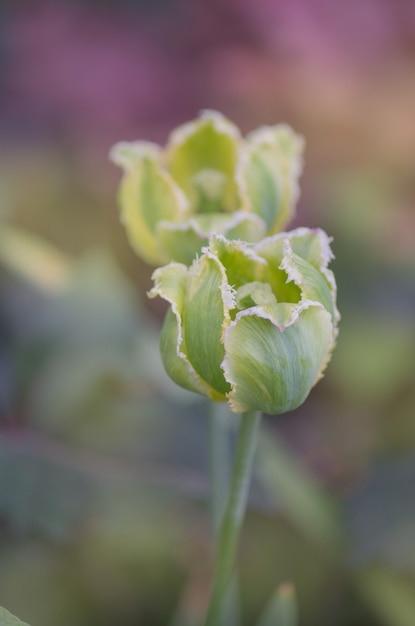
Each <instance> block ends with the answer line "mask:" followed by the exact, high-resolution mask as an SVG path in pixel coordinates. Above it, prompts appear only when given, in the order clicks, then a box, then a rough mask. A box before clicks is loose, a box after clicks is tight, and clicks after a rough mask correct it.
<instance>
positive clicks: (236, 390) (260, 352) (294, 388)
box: [222, 303, 333, 414]
mask: <svg viewBox="0 0 415 626" xmlns="http://www.w3.org/2000/svg"><path fill="white" fill-rule="evenodd" d="M279 307H280V309H279ZM281 322H283V323H281ZM224 342H225V352H226V356H225V359H224V361H223V365H222V367H223V370H224V372H225V377H226V379H227V380H228V381H229V382H230V384H231V386H232V390H231V392H230V393H229V394H228V400H229V404H230V406H231V408H232V410H233V411H235V412H236V413H242V412H244V411H248V410H252V409H255V410H261V411H264V412H266V413H271V414H280V413H285V412H287V411H291V410H292V409H295V408H296V407H298V406H300V404H302V402H304V400H305V399H306V397H307V396H308V394H309V392H310V390H311V388H312V387H313V385H314V384H315V382H316V381H317V380H318V379H319V377H320V376H321V373H322V370H323V368H324V367H325V365H326V363H327V360H328V354H329V353H330V349H331V347H332V345H333V329H332V322H331V319H330V314H329V313H328V312H327V311H326V310H325V309H324V308H323V307H322V306H319V305H317V304H315V303H302V305H297V306H296V305H293V304H292V305H289V304H286V303H283V304H282V305H277V307H276V308H275V309H274V311H273V314H270V312H269V311H268V312H265V311H264V310H263V309H262V308H261V307H256V308H252V309H247V310H245V311H241V312H240V313H238V315H237V316H236V318H235V320H234V321H233V322H232V323H231V324H230V325H229V326H228V328H227V329H226V331H225V335H224Z"/></svg>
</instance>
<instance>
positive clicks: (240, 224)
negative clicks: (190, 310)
mask: <svg viewBox="0 0 415 626" xmlns="http://www.w3.org/2000/svg"><path fill="white" fill-rule="evenodd" d="M302 150H303V140H302V138H300V137H299V136H298V135H296V134H295V133H294V131H292V130H291V128H290V127H288V126H286V125H283V124H281V125H277V126H264V127H262V128H259V129H258V130H256V131H254V132H252V133H250V134H249V135H248V136H247V137H246V138H245V139H243V138H242V136H241V134H240V132H239V130H238V128H237V127H236V126H235V125H234V124H232V122H230V121H229V120H228V119H226V118H225V117H224V116H223V115H221V114H220V113H217V112H215V111H203V112H202V113H201V115H200V116H199V118H197V119H196V120H194V121H192V122H188V123H187V124H184V125H183V126H180V127H179V128H177V129H176V130H174V131H173V132H172V133H171V135H170V137H169V140H168V142H167V146H166V148H165V149H164V150H162V149H161V147H160V146H158V145H156V144H154V143H149V142H144V141H137V142H132V143H127V142H121V143H118V144H116V145H115V146H114V147H113V149H112V151H111V158H112V160H113V161H114V162H115V163H117V164H118V165H120V166H121V167H122V168H123V169H124V176H123V179H122V181H121V185H120V191H119V204H120V207H121V216H122V220H123V222H124V224H125V227H126V229H127V232H128V235H129V238H130V241H131V244H132V246H133V248H134V249H135V250H136V252H137V253H138V254H139V256H141V257H142V258H143V259H144V260H145V261H146V262H147V263H149V264H150V265H163V264H165V263H168V262H170V261H177V262H179V263H184V264H186V265H190V264H191V263H192V261H193V259H194V258H195V256H196V255H197V254H198V253H200V251H201V248H202V247H203V246H206V245H207V244H208V240H209V237H210V235H211V234H212V233H221V234H223V235H225V236H226V238H227V239H230V240H237V239H241V240H243V241H248V242H256V241H260V240H261V239H263V238H264V237H265V236H269V235H272V234H274V233H277V232H279V231H281V230H282V229H283V228H284V226H285V225H286V224H287V223H288V221H289V220H290V219H291V218H292V217H293V213H294V209H295V204H296V202H297V199H298V195H299V186H298V178H299V176H300V173H301V169H302Z"/></svg>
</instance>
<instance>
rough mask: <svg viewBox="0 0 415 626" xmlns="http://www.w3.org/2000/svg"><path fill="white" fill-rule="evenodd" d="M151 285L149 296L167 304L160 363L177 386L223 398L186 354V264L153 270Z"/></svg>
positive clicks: (187, 271) (217, 399)
mask: <svg viewBox="0 0 415 626" xmlns="http://www.w3.org/2000/svg"><path fill="white" fill-rule="evenodd" d="M153 280H154V282H155V285H154V287H153V289H151V291H150V292H149V294H148V295H149V297H150V298H155V297H156V296H160V297H161V298H163V299H164V300H167V302H169V303H170V304H171V309H169V311H168V312H167V314H166V317H165V320H164V323H163V328H162V332H161V338H160V351H161V357H162V361H163V365H164V367H165V369H166V372H167V374H168V375H169V376H170V378H171V379H172V380H173V381H174V382H175V383H176V384H177V385H180V386H181V387H184V388H185V389H189V390H190V391H195V392H196V393H200V394H202V395H205V396H207V397H208V398H210V399H211V400H215V401H222V402H223V401H225V397H224V396H223V395H221V394H218V393H217V391H216V390H215V389H212V388H211V387H210V386H209V385H208V384H207V383H206V382H205V381H204V380H202V378H201V377H200V375H199V374H198V373H197V372H196V371H195V369H194V367H193V366H192V364H191V363H190V360H189V358H188V356H187V348H186V341H185V338H184V333H183V310H184V307H185V300H186V290H187V286H188V283H189V281H190V276H189V270H188V268H187V267H185V266H183V265H180V264H178V263H170V264H169V265H167V266H165V267H162V268H159V269H157V270H156V271H155V272H154V273H153Z"/></svg>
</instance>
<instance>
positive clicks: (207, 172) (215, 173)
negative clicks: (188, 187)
mask: <svg viewBox="0 0 415 626" xmlns="http://www.w3.org/2000/svg"><path fill="white" fill-rule="evenodd" d="M227 179H228V177H227V176H226V175H225V174H224V173H223V172H220V171H219V170H215V169H211V168H208V167H206V168H204V169H202V170H199V171H198V172H197V174H195V175H194V176H193V177H192V178H191V184H192V187H193V189H194V190H195V192H196V193H195V195H196V203H197V213H212V212H220V211H221V210H223V196H224V191H225V186H226V183H227Z"/></svg>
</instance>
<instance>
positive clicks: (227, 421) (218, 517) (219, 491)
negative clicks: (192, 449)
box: [209, 402, 232, 543]
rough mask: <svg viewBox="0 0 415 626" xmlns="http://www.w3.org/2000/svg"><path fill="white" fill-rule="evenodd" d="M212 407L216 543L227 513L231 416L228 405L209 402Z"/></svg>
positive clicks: (211, 467) (211, 451) (212, 485)
mask: <svg viewBox="0 0 415 626" xmlns="http://www.w3.org/2000/svg"><path fill="white" fill-rule="evenodd" d="M209 406H210V474H211V478H210V480H211V488H210V493H211V515H212V529H213V537H214V539H215V543H216V542H217V540H218V538H219V531H220V525H221V521H222V519H223V513H224V511H225V506H226V500H227V496H228V489H229V480H230V457H229V450H230V448H229V439H230V437H229V435H230V429H231V427H232V424H231V416H230V415H229V409H228V407H227V406H226V405H223V404H219V403H217V402H209Z"/></svg>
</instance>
